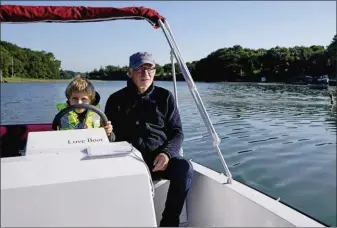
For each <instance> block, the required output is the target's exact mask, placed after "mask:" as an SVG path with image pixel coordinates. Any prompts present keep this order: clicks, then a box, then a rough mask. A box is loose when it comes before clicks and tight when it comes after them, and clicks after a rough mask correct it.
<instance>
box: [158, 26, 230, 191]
mask: <svg viewBox="0 0 337 228" xmlns="http://www.w3.org/2000/svg"><path fill="white" fill-rule="evenodd" d="M158 22H159V25H160V27H161V28H162V30H163V32H164V35H165V37H166V39H167V41H168V43H169V45H170V47H171V51H172V52H173V54H174V56H175V58H176V60H177V62H178V64H179V67H180V69H181V72H182V74H183V76H184V79H185V81H186V82H187V84H188V86H189V89H190V92H191V94H192V97H193V99H194V101H195V103H196V105H197V107H198V110H199V112H200V114H201V117H202V119H203V121H204V123H205V125H206V128H207V130H208V132H209V133H210V135H211V136H212V138H213V146H214V147H215V149H216V151H217V153H218V156H219V157H220V160H221V163H222V166H223V168H224V170H225V174H226V176H227V183H229V184H231V183H232V174H231V172H230V171H229V169H228V166H227V164H226V161H225V159H224V157H223V155H222V153H221V150H220V148H219V144H220V142H221V140H220V138H219V137H218V135H217V133H216V131H215V129H214V127H213V124H212V122H211V120H210V118H209V116H208V114H207V111H206V108H205V106H204V104H203V102H202V100H201V97H200V95H199V92H198V90H197V87H196V85H195V83H194V81H193V79H192V76H191V74H190V72H189V70H188V68H187V66H186V63H185V61H184V59H183V57H182V56H181V53H180V50H179V47H178V45H177V44H176V41H175V39H174V37H173V34H172V32H171V29H170V26H169V24H168V23H167V21H166V20H165V21H164V22H163V21H162V20H158Z"/></svg>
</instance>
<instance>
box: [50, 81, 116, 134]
mask: <svg viewBox="0 0 337 228" xmlns="http://www.w3.org/2000/svg"><path fill="white" fill-rule="evenodd" d="M65 95H66V97H67V99H68V100H67V102H66V103H61V104H57V105H56V107H57V109H58V111H61V110H62V109H64V108H66V107H67V106H69V105H74V104H80V103H85V104H91V105H94V106H96V107H98V108H99V101H100V95H99V94H98V92H96V91H95V88H94V86H93V84H92V83H91V82H90V81H89V80H87V79H83V78H81V77H79V76H76V77H75V78H74V79H73V80H72V81H71V82H70V83H69V85H68V86H67V88H66V90H65ZM100 120H101V117H100V116H98V115H97V114H96V113H95V112H93V111H91V110H87V109H75V110H73V111H70V112H69V113H68V114H66V115H64V116H63V117H62V119H61V121H60V124H59V125H60V126H59V127H58V130H70V129H84V128H99V127H101V121H100ZM104 128H105V131H106V133H107V135H108V136H110V134H111V132H112V125H111V122H110V121H108V123H107V124H106V125H105V126H104Z"/></svg>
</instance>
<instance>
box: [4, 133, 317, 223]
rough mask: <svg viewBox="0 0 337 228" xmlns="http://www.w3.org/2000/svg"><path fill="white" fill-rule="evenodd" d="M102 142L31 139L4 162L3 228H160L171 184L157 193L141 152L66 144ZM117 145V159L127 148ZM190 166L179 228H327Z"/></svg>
mask: <svg viewBox="0 0 337 228" xmlns="http://www.w3.org/2000/svg"><path fill="white" fill-rule="evenodd" d="M104 134H105V132H104V130H103V129H102V128H100V129H91V130H88V129H85V130H73V131H61V132H56V131H52V132H34V133H30V134H29V136H28V140H29V143H27V151H26V154H25V156H22V157H11V158H2V159H1V226H6V227H14V226H22V227H27V226H34V227H42V226H48V227H50V226H62V227H63V226H64V227H65V226H88V227H89V226H94V227H97V226H101V227H103V226H105V227H115V226H119V227H121V226H123V227H131V226H138V227H139V226H146V227H156V226H157V225H158V224H159V222H160V219H161V214H162V212H163V209H164V206H165V201H166V194H167V190H168V186H169V181H164V180H163V181H159V182H156V183H155V184H154V189H153V188H152V185H151V181H150V176H149V173H148V170H147V168H146V165H145V163H143V160H142V159H139V157H138V156H139V155H140V153H139V152H138V151H136V150H135V149H134V150H133V151H134V152H133V153H125V154H121V155H118V156H112V155H109V156H107V155H105V154H104V153H105V151H104V150H105V149H104V148H107V149H106V150H107V153H110V151H111V148H110V145H111V144H109V143H104V142H102V143H99V144H100V146H98V147H97V144H96V143H92V142H90V143H86V144H81V145H75V144H73V143H71V144H68V145H67V143H65V142H68V140H69V139H71V142H73V141H74V140H77V141H79V140H80V138H85V136H87V135H90V136H91V137H92V136H95V137H96V138H99V137H100V136H101V137H104ZM38 139H40V140H38ZM52 141H53V143H52ZM46 142H49V143H46ZM94 144H96V145H94ZM57 145H63V146H60V147H58V148H57ZM114 145H118V146H117V147H119V149H118V148H117V150H119V152H121V151H122V147H124V149H123V150H125V148H126V147H127V146H123V145H121V144H118V143H117V144H114ZM127 145H129V144H127ZM107 146H108V147H107ZM85 147H88V148H91V149H92V148H96V149H97V148H99V151H97V152H99V153H100V154H99V155H95V156H94V157H90V155H89V154H91V153H92V154H94V153H95V151H94V150H93V149H92V150H90V151H91V152H90V153H88V154H86V153H85V152H84V151H83V150H84V148H85ZM137 154H138V155H137ZM136 155H137V156H136ZM140 158H141V157H140ZM192 164H193V167H194V170H195V173H194V178H193V181H192V187H191V189H190V192H189V194H188V197H187V200H186V204H185V207H184V210H183V212H182V213H181V225H182V226H186V225H188V226H197V227H224V226H241V227H258V226H261V227H271V226H275V227H289V226H303V227H304V226H306V227H323V225H322V224H320V223H318V222H316V221H314V220H312V219H310V218H308V217H307V216H305V215H303V214H301V213H299V212H297V211H295V210H293V209H291V208H289V207H288V206H286V205H284V204H282V203H280V202H278V201H276V200H274V199H272V198H270V197H268V196H266V195H264V194H262V193H260V192H258V191H256V190H254V189H252V188H250V187H248V186H246V185H243V184H240V183H239V182H237V181H234V180H233V182H232V183H231V184H226V183H227V177H226V176H224V175H222V174H219V173H217V172H215V171H212V170H210V169H208V168H206V167H204V166H201V165H199V164H197V163H195V162H192ZM153 190H154V193H155V195H154V198H153V195H152V191H153Z"/></svg>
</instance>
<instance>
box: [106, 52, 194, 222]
mask: <svg viewBox="0 0 337 228" xmlns="http://www.w3.org/2000/svg"><path fill="white" fill-rule="evenodd" d="M155 66H156V64H155V62H154V60H153V58H152V55H151V54H149V53H146V52H143V53H141V52H138V53H135V54H133V55H132V56H130V62H129V70H128V77H129V79H128V81H127V86H126V87H125V88H123V89H121V90H119V91H117V92H115V93H113V94H112V95H110V97H109V98H108V100H107V103H106V106H105V114H106V116H107V117H108V119H109V120H110V121H111V124H112V126H113V129H114V132H115V135H116V141H128V142H129V143H131V144H132V145H133V146H134V147H135V148H137V149H138V150H139V151H140V152H141V153H142V155H143V158H144V160H145V162H146V163H147V165H148V166H149V169H150V171H151V175H152V178H153V179H160V178H163V179H168V180H170V187H169V190H168V193H167V199H166V204H165V209H164V211H163V214H162V215H163V218H162V220H161V222H160V226H171V227H173V226H179V222H180V221H179V215H180V213H181V211H182V208H183V205H184V201H185V199H186V196H187V193H188V190H189V189H190V186H191V181H192V176H193V168H192V165H191V163H190V162H189V161H187V160H186V159H184V158H183V157H181V156H179V150H180V148H181V146H182V142H183V138H184V135H183V131H182V126H181V120H180V115H179V112H178V109H177V106H176V103H175V101H174V97H173V95H172V93H171V92H170V91H168V90H166V89H164V88H162V87H159V86H155V85H154V84H153V79H154V75H155V73H156V69H155Z"/></svg>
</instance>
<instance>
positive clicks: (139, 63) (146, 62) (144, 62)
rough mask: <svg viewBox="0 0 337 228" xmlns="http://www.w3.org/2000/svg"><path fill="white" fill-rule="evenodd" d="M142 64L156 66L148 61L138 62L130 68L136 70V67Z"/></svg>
mask: <svg viewBox="0 0 337 228" xmlns="http://www.w3.org/2000/svg"><path fill="white" fill-rule="evenodd" d="M143 64H151V65H152V66H155V65H156V64H155V63H154V62H152V61H150V60H143V61H140V62H138V63H136V64H133V65H132V66H131V68H138V67H140V66H141V65H143Z"/></svg>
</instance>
